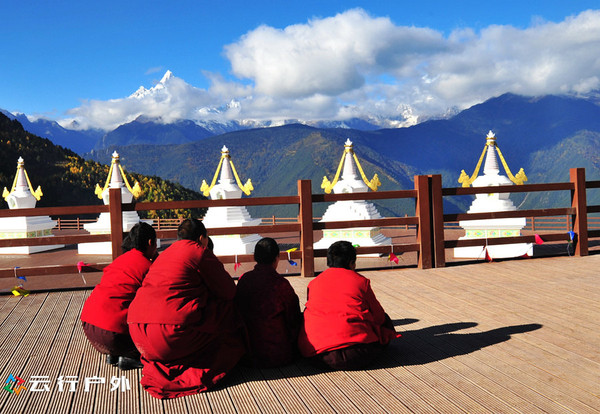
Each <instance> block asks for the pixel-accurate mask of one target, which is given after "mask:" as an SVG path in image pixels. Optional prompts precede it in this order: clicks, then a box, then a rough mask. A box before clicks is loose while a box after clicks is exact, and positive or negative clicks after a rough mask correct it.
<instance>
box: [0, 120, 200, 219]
mask: <svg viewBox="0 0 600 414" xmlns="http://www.w3.org/2000/svg"><path fill="white" fill-rule="evenodd" d="M19 157H23V159H24V160H25V169H26V170H27V174H28V175H29V178H30V180H31V184H32V185H33V186H34V188H37V186H38V185H39V186H41V187H42V191H43V193H44V196H43V197H42V198H41V200H40V201H39V202H38V203H37V206H38V207H50V206H72V205H93V204H99V203H101V200H99V199H98V197H97V196H96V195H95V194H94V188H95V186H96V184H97V183H99V184H100V185H101V186H102V185H104V183H105V182H106V179H107V175H108V169H109V166H108V165H105V164H100V163H98V162H94V161H86V160H84V159H83V158H81V157H79V156H78V155H77V154H75V153H74V152H72V151H70V150H68V149H65V148H62V147H60V146H56V145H54V144H53V143H52V142H51V141H50V140H48V139H45V138H40V137H38V136H35V135H33V134H30V133H28V132H26V131H25V130H24V129H23V127H22V125H21V124H20V123H19V122H18V121H16V120H10V119H9V118H7V117H6V116H4V115H3V114H0V160H1V162H0V187H2V188H3V187H7V188H9V189H10V187H11V185H12V182H13V180H14V177H15V172H16V169H17V160H18V159H19ZM122 165H123V167H124V169H125V171H126V172H127V168H128V166H127V164H125V163H122ZM127 176H128V179H129V180H130V181H131V184H132V185H133V183H134V182H135V181H138V182H139V183H140V187H141V188H142V191H143V194H142V196H141V197H140V199H138V201H169V200H194V199H199V198H202V196H201V194H200V193H198V192H195V191H191V190H188V189H187V188H185V187H183V186H182V185H180V184H176V183H172V182H170V181H167V180H164V179H162V178H160V177H157V176H148V175H141V174H135V173H128V172H127ZM3 204H4V205H3V208H8V206H7V205H6V204H5V203H3ZM182 213H184V212H181V211H177V212H166V211H158V212H149V213H148V217H151V218H152V217H158V216H160V217H167V216H176V215H178V214H182ZM194 213H195V214H198V213H199V212H198V211H196V212H194ZM186 214H187V213H186Z"/></svg>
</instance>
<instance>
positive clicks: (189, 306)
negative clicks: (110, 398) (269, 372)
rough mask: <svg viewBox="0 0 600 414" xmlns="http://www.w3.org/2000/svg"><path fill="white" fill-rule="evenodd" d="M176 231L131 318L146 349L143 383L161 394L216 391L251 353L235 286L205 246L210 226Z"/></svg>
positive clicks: (196, 224) (195, 223) (188, 225)
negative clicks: (235, 300) (236, 306)
mask: <svg viewBox="0 0 600 414" xmlns="http://www.w3.org/2000/svg"><path fill="white" fill-rule="evenodd" d="M177 236H178V240H177V241H176V242H175V243H173V244H172V245H171V246H169V247H168V248H167V249H166V250H165V251H164V252H163V253H162V254H161V255H160V256H159V257H158V259H156V261H155V262H154V263H153V265H152V267H151V268H150V271H149V272H148V274H147V276H146V278H145V279H144V282H143V284H142V287H141V288H140V289H138V292H137V295H136V297H135V299H134V300H133V302H132V303H131V306H130V307H129V314H128V319H127V321H128V323H129V332H130V334H131V338H132V339H133V342H134V343H135V345H136V346H137V348H138V350H139V351H140V353H141V354H142V358H141V360H142V364H143V370H142V379H141V381H140V383H141V384H142V386H143V387H144V389H146V391H148V392H149V393H150V394H151V395H152V396H154V397H156V398H175V397H180V396H184V395H189V394H196V393H199V392H202V391H206V390H209V389H211V388H213V387H214V386H215V385H216V384H217V382H219V381H220V380H221V379H222V378H223V377H224V376H225V375H226V374H227V373H228V372H229V371H230V370H231V369H233V367H234V366H235V365H236V364H237V362H238V361H239V360H240V359H241V357H242V356H243V355H244V353H245V351H246V350H245V346H244V341H243V335H242V333H243V326H242V324H241V321H240V320H239V317H238V316H237V314H236V313H235V312H234V306H233V297H234V295H235V283H234V281H233V279H232V278H231V277H230V276H229V274H228V273H227V272H226V271H225V268H224V267H223V264H222V263H221V262H220V261H219V260H218V259H217V258H216V257H215V255H214V254H213V252H212V251H210V250H209V249H208V248H207V245H208V237H207V234H206V228H205V227H204V225H203V224H202V222H201V221H199V220H196V219H187V220H184V221H183V222H182V223H181V224H180V225H179V228H178V230H177Z"/></svg>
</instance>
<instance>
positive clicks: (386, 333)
mask: <svg viewBox="0 0 600 414" xmlns="http://www.w3.org/2000/svg"><path fill="white" fill-rule="evenodd" d="M327 266H328V267H329V268H328V269H327V270H325V271H324V272H323V273H321V274H319V275H318V276H317V277H316V278H315V279H313V280H312V281H311V282H310V283H309V284H308V292H307V302H306V308H305V310H304V325H303V327H302V329H301V330H300V336H299V338H298V345H299V347H300V352H301V353H302V355H303V356H304V357H307V358H311V359H312V360H313V361H315V362H317V363H318V364H319V365H325V366H326V367H329V368H331V369H363V368H365V367H366V366H368V365H369V364H370V363H371V362H372V361H373V360H374V359H375V358H376V357H377V355H379V354H380V353H381V352H382V351H383V349H384V348H385V346H386V345H387V344H389V343H390V341H391V340H392V339H393V338H395V337H396V331H395V330H394V326H393V324H392V321H391V320H390V318H389V317H388V316H387V315H386V313H385V311H384V310H383V308H382V307H381V305H380V304H379V302H378V301H377V298H376V297H375V293H373V290H372V289H371V284H370V281H369V279H367V278H366V277H364V276H361V275H360V274H358V273H357V272H356V271H355V270H354V269H355V268H356V249H355V248H354V246H352V244H351V243H350V242H347V241H338V242H335V243H333V244H332V245H331V246H329V249H327Z"/></svg>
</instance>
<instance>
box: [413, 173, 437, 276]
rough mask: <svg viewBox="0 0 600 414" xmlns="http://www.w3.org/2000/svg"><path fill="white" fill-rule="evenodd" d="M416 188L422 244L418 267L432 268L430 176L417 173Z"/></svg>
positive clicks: (419, 241)
mask: <svg viewBox="0 0 600 414" xmlns="http://www.w3.org/2000/svg"><path fill="white" fill-rule="evenodd" d="M415 190H417V201H416V206H415V214H416V216H417V218H418V224H417V243H419V245H420V251H419V254H418V255H419V259H418V267H419V269H431V267H432V266H433V257H432V249H431V243H432V240H431V209H430V205H431V204H430V200H429V177H427V176H426V175H415Z"/></svg>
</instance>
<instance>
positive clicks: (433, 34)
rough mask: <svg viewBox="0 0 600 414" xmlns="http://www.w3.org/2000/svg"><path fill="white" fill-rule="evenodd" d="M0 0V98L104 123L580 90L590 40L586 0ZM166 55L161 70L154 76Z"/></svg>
mask: <svg viewBox="0 0 600 414" xmlns="http://www.w3.org/2000/svg"><path fill="white" fill-rule="evenodd" d="M0 6H1V7H0V9H1V10H2V11H3V15H4V17H3V19H2V25H0V39H2V48H1V51H0V108H2V109H6V110H9V111H11V112H24V113H26V114H28V115H41V116H45V117H48V118H51V119H63V120H72V119H76V120H78V122H81V123H82V124H84V125H86V126H96V127H105V128H109V127H111V126H114V125H115V124H118V123H120V122H121V121H119V120H118V118H119V117H121V118H122V119H123V120H125V121H126V120H130V119H131V118H132V117H135V116H138V115H139V114H140V113H141V112H144V111H149V112H150V113H151V115H155V116H164V118H165V119H166V120H170V119H176V118H178V117H184V116H186V117H191V118H193V117H194V116H196V117H199V116H200V115H199V114H208V113H211V110H214V109H215V108H221V109H222V108H223V106H224V105H227V104H228V103H231V102H234V103H235V105H232V107H233V108H237V109H236V111H233V110H231V111H230V113H229V115H228V117H229V119H234V118H236V117H246V118H252V119H261V118H262V119H266V118H269V117H271V118H272V117H277V116H280V117H282V118H285V117H288V118H289V117H294V116H295V117H297V118H302V117H303V116H305V117H306V118H310V117H312V118H315V117H318V116H319V114H322V116H323V117H329V118H336V117H337V118H343V117H344V116H350V115H357V114H365V113H368V114H370V115H372V116H374V115H377V113H378V111H379V110H380V111H381V113H382V114H383V116H388V117H389V116H393V115H394V114H395V115H396V116H397V117H399V118H401V117H402V116H404V117H408V118H410V115H411V114H412V115H413V116H417V115H418V116H420V115H431V114H434V113H436V112H443V111H444V110H445V109H447V108H449V107H458V108H463V107H466V106H468V105H471V104H473V103H476V102H478V101H481V100H484V99H487V98H489V97H491V96H494V95H497V94H499V93H503V92H516V93H523V94H538V93H560V92H576V93H585V92H586V91H587V90H589V89H594V88H598V87H599V85H600V80H599V79H598V78H600V63H598V62H596V61H595V60H594V59H595V58H594V59H592V57H591V56H594V55H595V56H599V55H600V12H599V10H595V11H594V9H600V6H599V5H598V2H597V1H585V0H581V1H564V0H562V1H555V0H551V1H550V0H546V1H537V0H535V1H531V0H530V1H522V0H521V1H497V2H485V1H471V0H468V1H427V0H422V1H418V2H417V1H414V0H413V1H393V0H389V1H378V0H371V1H333V0H318V1H313V0H304V1H260V0H258V1H256V0H253V1H239V0H232V1H214V0H212V1H203V0H200V1H187V0H184V1H178V0H174V1H171V2H165V1H161V2H158V1H152V0H145V1H138V0H128V1H113V0H109V1H103V2H94V1H61V0H56V1H52V2H45V1H37V2H32V1H19V2H15V1H8V0H0ZM586 10H592V11H591V12H587V14H585V13H582V12H584V11H586ZM528 48H530V49H528ZM545 49H547V51H545ZM338 51H339V54H338ZM577 51H579V53H576V52H577ZM558 60H560V62H559V61H558ZM580 66H585V67H586V68H587V69H586V70H583V69H582V70H581V73H580V72H579V69H577V70H575V69H574V68H578V67H580ZM524 68H526V69H524ZM167 70H170V71H172V73H173V78H171V80H170V81H169V82H167V83H166V84H165V85H164V86H165V88H162V90H160V91H158V90H153V87H155V85H156V84H157V82H158V81H159V80H160V79H161V78H162V77H163V75H164V73H165V72H166V71H167ZM507 72H508V73H507ZM512 74H514V76H512ZM140 86H143V87H144V88H145V89H146V91H151V92H152V93H150V92H148V93H146V94H145V95H144V97H143V99H142V98H139V99H138V101H136V103H135V105H134V104H133V103H132V101H131V99H129V100H128V98H127V97H129V96H130V95H131V94H132V93H133V92H135V91H136V89H138V87H140ZM142 100H143V101H144V102H143V103H142V102H141V101H142ZM165 100H169V101H172V102H175V103H176V105H175V106H174V107H167V105H165V104H164V101H165ZM159 101H160V102H159ZM240 108H241V109H240ZM108 113H114V114H115V115H114V116H113V117H112V118H110V117H108V115H106V114H108ZM163 113H164V115H163ZM190 114H192V115H191V116H190ZM65 122H66V121H65Z"/></svg>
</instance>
